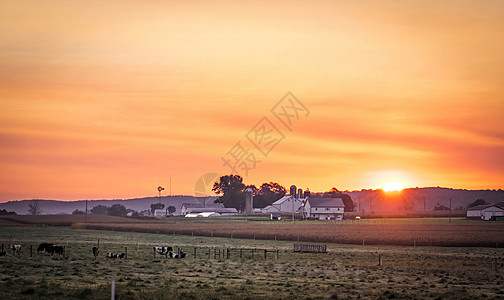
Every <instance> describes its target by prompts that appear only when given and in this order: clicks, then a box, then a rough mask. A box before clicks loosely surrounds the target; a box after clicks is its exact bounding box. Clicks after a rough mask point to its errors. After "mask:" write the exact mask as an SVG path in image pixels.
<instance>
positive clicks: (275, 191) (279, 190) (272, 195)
mask: <svg viewBox="0 0 504 300" xmlns="http://www.w3.org/2000/svg"><path fill="white" fill-rule="evenodd" d="M286 193H287V190H286V189H285V187H283V186H282V185H280V184H278V183H276V182H269V183H263V184H262V185H261V188H260V189H259V191H258V193H257V195H256V196H255V197H254V207H258V208H264V207H266V206H268V205H271V204H272V203H273V202H275V201H277V200H278V199H280V198H282V197H283V196H285V194H286Z"/></svg>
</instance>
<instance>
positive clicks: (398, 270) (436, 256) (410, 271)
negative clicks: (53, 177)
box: [0, 218, 504, 299]
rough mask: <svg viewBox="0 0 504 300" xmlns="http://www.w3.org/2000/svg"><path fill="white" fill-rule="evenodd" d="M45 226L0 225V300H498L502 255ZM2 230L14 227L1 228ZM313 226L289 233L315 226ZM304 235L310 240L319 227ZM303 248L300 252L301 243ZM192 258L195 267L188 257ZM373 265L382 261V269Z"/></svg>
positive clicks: (503, 278) (503, 280)
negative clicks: (42, 246)
mask: <svg viewBox="0 0 504 300" xmlns="http://www.w3.org/2000/svg"><path fill="white" fill-rule="evenodd" d="M41 220H42V219H39V220H36V222H35V221H32V222H30V221H29V220H27V219H25V220H23V221H22V222H19V221H13V220H10V221H6V220H1V219H0V224H4V225H3V226H1V227H0V243H3V244H5V245H7V244H12V243H19V244H22V245H23V251H22V254H21V257H16V256H13V255H11V254H10V253H9V254H8V255H7V256H3V257H0V270H2V272H0V299H110V284H111V282H112V280H114V281H115V282H116V299H293V298H296V299H337V298H341V299H358V298H366V299H391V298H399V299H431V298H432V299H480V298H488V299H499V298H501V299H502V298H504V285H503V284H504V265H503V263H504V251H503V249H502V248H495V247H492V248H490V247H433V246H423V247H418V246H417V247H414V246H413V245H410V246H391V245H369V244H367V243H365V245H362V242H361V243H360V244H359V245H348V244H346V245H345V244H335V243H327V248H328V253H321V254H309V253H294V252H292V245H293V243H295V242H297V241H286V240H280V239H279V238H277V240H276V241H275V240H274V239H268V240H261V239H259V238H258V236H259V235H260V234H264V228H263V231H258V232H256V234H257V235H258V236H256V239H255V240H254V239H253V238H251V239H240V238H236V234H239V232H240V230H241V229H243V228H245V227H252V228H254V227H255V226H261V225H262V226H266V225H269V226H273V227H280V228H282V226H285V227H291V226H292V224H290V223H288V222H283V223H282V222H281V223H275V224H271V223H272V222H268V221H264V222H261V221H256V222H250V221H247V220H239V221H230V220H218V221H214V220H193V221H186V220H172V221H169V222H168V221H160V222H157V221H156V222H154V223H153V222H147V221H142V222H134V223H130V225H132V226H133V227H134V229H137V226H140V227H141V226H147V225H146V224H148V223H150V225H151V228H152V227H156V226H157V227H162V228H164V226H166V227H167V228H168V227H169V226H173V225H177V224H179V225H180V224H182V225H185V226H186V227H187V228H189V229H191V230H192V229H194V228H193V227H191V226H193V225H194V226H195V225H198V226H197V227H198V228H201V227H204V228H213V227H212V226H215V225H216V224H220V226H223V224H227V225H228V226H230V227H231V228H236V231H233V232H234V234H235V236H233V238H231V236H230V235H231V233H230V232H227V233H225V234H226V235H229V237H216V236H214V237H207V236H197V235H194V236H192V235H179V234H173V232H171V233H170V234H166V233H161V232H160V233H159V234H157V233H140V232H131V228H130V229H129V230H128V231H105V230H85V229H78V228H81V227H82V224H80V225H79V224H74V225H73V228H71V227H69V226H45V225H44V226H41V225H40V224H48V223H51V222H55V221H57V223H58V224H59V225H63V223H62V222H61V219H59V220H56V219H52V220H50V219H47V218H46V219H44V222H41ZM111 220H115V224H110V223H105V221H107V220H105V219H101V220H98V219H96V220H88V221H90V223H87V225H90V224H94V225H99V226H103V225H106V224H109V225H114V226H117V225H121V224H122V223H121V222H120V220H119V219H111ZM77 221H80V220H77ZM2 222H3V223H2ZM94 222H96V223H94ZM123 222H124V221H123ZM171 222H173V224H172V223H171ZM177 222H178V223H177ZM221 222H223V223H221ZM233 222H234V223H233ZM437 222H444V221H443V220H440V221H439V220H438V221H430V222H425V221H424V222H422V221H421V220H409V221H405V220H402V221H396V220H388V221H382V222H376V223H368V224H361V225H367V226H372V227H369V228H368V227H365V228H368V229H370V230H371V229H372V228H374V229H375V230H378V231H379V230H382V232H383V230H385V229H380V227H381V226H403V225H408V226H412V227H408V228H409V229H412V228H415V227H413V226H417V227H420V228H422V226H424V225H432V226H445V225H450V224H438V223H437ZM457 222H459V224H458V225H463V226H473V227H474V228H477V227H478V226H487V224H488V225H489V227H488V230H490V231H493V232H494V234H495V232H497V233H499V231H498V229H496V228H501V229H500V230H502V224H499V223H471V222H465V221H462V220H458V221H455V220H454V223H452V224H451V225H452V226H455V225H457ZM7 223H9V224H10V225H11V226H8V225H5V224H7ZM317 223H318V222H308V223H306V224H295V225H297V226H316V225H318V224H317ZM14 224H17V225H14ZM36 224H38V225H36ZM240 224H243V225H240ZM480 224H484V225H480ZM495 224H497V226H496V227H495V228H494V226H495ZM322 225H324V226H329V225H327V224H322ZM121 226H122V225H121ZM180 226H181V225H180ZM241 226H244V227H243V228H242V227H241ZM330 226H337V225H330ZM338 226H343V227H329V228H330V229H331V230H334V229H335V228H341V229H342V230H343V229H345V230H346V229H347V227H345V226H357V225H356V224H343V223H342V224H339V225H338ZM359 226H360V225H359ZM273 227H271V228H273ZM309 228H310V229H311V230H313V228H316V227H309ZM429 228H430V227H429ZM432 228H437V227H432ZM454 228H455V227H454ZM121 229H123V230H126V229H125V228H121ZM166 230H168V229H166ZM214 230H215V229H214ZM267 230H270V229H267ZM277 230H280V229H277ZM261 232H263V233H261ZM214 233H215V232H214ZM274 233H277V234H279V233H281V231H275V232H274ZM318 233H319V232H317V234H318ZM247 234H248V233H247ZM301 236H304V235H301ZM501 236H502V235H501ZM282 237H285V236H282ZM98 239H99V240H100V251H101V253H100V256H99V257H98V258H97V260H96V261H95V260H93V257H92V254H91V248H92V247H93V246H96V245H97V242H98ZM295 239H296V240H297V236H296V238H295ZM300 239H301V241H302V242H303V240H302V239H303V238H300ZM47 241H50V242H54V243H57V244H60V245H64V246H65V248H66V257H65V258H63V257H59V256H57V255H55V256H53V257H51V256H48V255H43V254H41V255H37V254H36V251H34V252H35V253H33V257H30V251H29V249H30V246H33V247H34V248H36V246H37V245H38V243H40V242H47ZM153 245H170V246H174V247H175V248H181V249H182V250H184V251H185V252H187V253H188V257H187V258H185V259H169V258H165V257H159V256H157V257H156V258H154V257H153V253H152V246H153ZM126 247H127V249H128V259H124V260H119V259H107V258H106V257H105V255H104V254H105V253H106V252H123V251H124V250H125V248H126ZM194 248H196V251H197V257H196V258H194V256H193V253H194ZM216 248H217V249H225V248H235V249H236V248H242V249H250V248H257V249H271V250H273V249H278V250H279V257H278V259H277V258H276V256H275V255H274V254H273V253H268V254H267V258H266V259H264V256H263V254H262V252H261V251H258V252H257V253H256V255H254V257H253V258H252V257H251V255H250V254H248V252H244V253H245V254H244V255H243V257H242V258H240V257H239V256H237V255H232V256H231V257H230V258H229V259H227V258H226V257H225V256H220V257H214V255H213V252H212V253H211V254H212V255H210V258H209V257H208V255H207V253H208V251H209V250H211V251H213V250H214V249H216ZM379 256H381V258H382V265H381V266H379Z"/></svg>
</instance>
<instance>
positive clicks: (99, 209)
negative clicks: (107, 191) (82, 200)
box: [90, 204, 109, 215]
mask: <svg viewBox="0 0 504 300" xmlns="http://www.w3.org/2000/svg"><path fill="white" fill-rule="evenodd" d="M108 209H109V208H108V207H107V206H105V205H101V204H100V205H97V206H95V207H93V208H91V210H90V211H91V213H92V214H94V215H107V214H108Z"/></svg>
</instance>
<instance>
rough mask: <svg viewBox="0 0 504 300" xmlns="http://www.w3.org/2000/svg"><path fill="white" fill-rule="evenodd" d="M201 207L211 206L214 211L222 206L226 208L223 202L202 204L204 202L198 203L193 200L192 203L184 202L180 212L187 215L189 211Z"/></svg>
mask: <svg viewBox="0 0 504 300" xmlns="http://www.w3.org/2000/svg"><path fill="white" fill-rule="evenodd" d="M201 208H205V209H206V208H211V209H212V211H213V210H215V209H221V208H224V204H222V203H206V204H202V203H199V202H198V203H196V202H192V203H183V204H182V207H181V208H180V214H181V215H183V216H185V215H187V214H188V213H190V212H191V211H193V210H195V209H201Z"/></svg>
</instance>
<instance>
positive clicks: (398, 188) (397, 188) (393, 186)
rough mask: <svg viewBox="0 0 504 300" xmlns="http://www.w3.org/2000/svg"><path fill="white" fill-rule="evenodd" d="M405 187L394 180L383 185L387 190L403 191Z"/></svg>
mask: <svg viewBox="0 0 504 300" xmlns="http://www.w3.org/2000/svg"><path fill="white" fill-rule="evenodd" d="M403 189H404V186H403V185H402V184H401V183H399V182H397V181H392V182H389V183H387V184H385V185H384V186H383V190H384V191H385V192H398V191H402V190H403Z"/></svg>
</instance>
